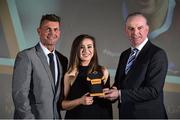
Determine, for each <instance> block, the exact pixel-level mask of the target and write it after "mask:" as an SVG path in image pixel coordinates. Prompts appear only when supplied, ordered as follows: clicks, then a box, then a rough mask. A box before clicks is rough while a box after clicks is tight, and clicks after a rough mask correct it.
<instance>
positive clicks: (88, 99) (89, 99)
mask: <svg viewBox="0 0 180 120" xmlns="http://www.w3.org/2000/svg"><path fill="white" fill-rule="evenodd" d="M93 102H94V101H93V97H91V96H89V93H86V94H84V95H83V96H82V97H81V98H80V103H81V104H82V105H92V104H93Z"/></svg>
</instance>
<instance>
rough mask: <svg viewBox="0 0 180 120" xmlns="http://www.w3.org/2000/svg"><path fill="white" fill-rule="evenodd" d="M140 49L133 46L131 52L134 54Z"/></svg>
mask: <svg viewBox="0 0 180 120" xmlns="http://www.w3.org/2000/svg"><path fill="white" fill-rule="evenodd" d="M138 51H139V50H138V49H137V48H133V49H132V51H131V53H132V55H134V54H137V52H138Z"/></svg>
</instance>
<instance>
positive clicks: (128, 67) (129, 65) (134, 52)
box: [125, 48, 138, 74]
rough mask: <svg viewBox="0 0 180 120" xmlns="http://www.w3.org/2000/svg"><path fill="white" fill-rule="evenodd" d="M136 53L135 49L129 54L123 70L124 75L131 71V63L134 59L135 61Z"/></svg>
mask: <svg viewBox="0 0 180 120" xmlns="http://www.w3.org/2000/svg"><path fill="white" fill-rule="evenodd" d="M137 53H138V49H137V48H134V49H133V50H132V51H131V54H130V56H129V59H128V62H127V65H126V69H125V73H126V74H127V73H128V71H129V70H130V69H131V67H132V64H133V62H134V61H135V59H136V55H137Z"/></svg>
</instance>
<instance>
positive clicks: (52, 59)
mask: <svg viewBox="0 0 180 120" xmlns="http://www.w3.org/2000/svg"><path fill="white" fill-rule="evenodd" d="M48 57H49V66H50V69H51V73H52V76H53V80H54V83H55V66H54V55H53V53H49V54H48Z"/></svg>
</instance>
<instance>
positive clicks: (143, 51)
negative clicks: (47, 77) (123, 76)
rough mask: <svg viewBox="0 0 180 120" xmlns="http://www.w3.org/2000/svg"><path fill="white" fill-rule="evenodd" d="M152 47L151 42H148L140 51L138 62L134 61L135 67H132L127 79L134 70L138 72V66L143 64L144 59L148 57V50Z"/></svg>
mask: <svg viewBox="0 0 180 120" xmlns="http://www.w3.org/2000/svg"><path fill="white" fill-rule="evenodd" d="M150 45H151V42H150V41H149V40H148V42H147V43H146V44H145V45H144V47H143V48H142V50H141V51H140V53H139V55H138V56H137V58H136V60H135V61H134V63H133V65H132V68H131V69H130V70H129V72H128V74H127V77H128V75H129V74H131V73H132V72H133V71H134V70H136V66H138V65H140V64H141V62H142V61H143V59H144V57H145V56H146V55H147V50H148V49H149V47H150ZM129 54H130V53H129ZM127 60H128V58H127Z"/></svg>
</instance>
